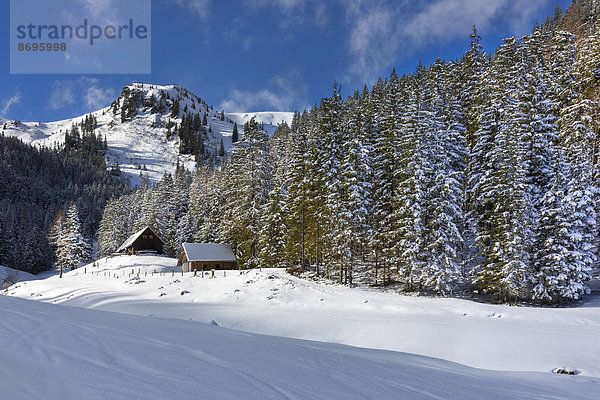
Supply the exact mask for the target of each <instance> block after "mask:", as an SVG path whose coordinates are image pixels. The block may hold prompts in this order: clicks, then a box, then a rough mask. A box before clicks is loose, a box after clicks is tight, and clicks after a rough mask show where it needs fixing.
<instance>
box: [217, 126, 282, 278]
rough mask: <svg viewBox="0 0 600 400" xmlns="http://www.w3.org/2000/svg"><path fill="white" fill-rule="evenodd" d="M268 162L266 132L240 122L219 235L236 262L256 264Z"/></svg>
mask: <svg viewBox="0 0 600 400" xmlns="http://www.w3.org/2000/svg"><path fill="white" fill-rule="evenodd" d="M271 177H272V165H271V160H270V156H269V147H268V143H267V134H266V133H265V132H264V131H262V130H260V129H259V126H258V124H257V123H256V121H255V120H254V118H253V119H251V120H250V121H249V122H248V123H246V124H245V125H244V138H243V140H241V141H239V142H237V144H236V145H235V148H234V150H233V152H232V155H231V162H230V163H229V164H228V165H227V166H226V171H225V178H224V182H227V184H226V186H225V187H224V188H223V190H224V192H225V193H224V194H225V199H226V200H225V201H226V203H225V204H224V208H223V214H224V217H223V223H222V225H221V232H220V236H221V238H222V239H223V240H224V241H225V242H226V243H229V244H231V245H232V246H233V248H234V249H235V251H236V252H237V256H238V260H239V262H240V264H241V265H242V266H244V267H246V268H254V267H257V266H258V265H259V262H260V260H259V246H258V240H259V235H260V231H261V229H262V218H261V217H262V210H263V206H264V205H265V204H266V203H267V201H268V198H269V192H270V191H271V187H272V182H271Z"/></svg>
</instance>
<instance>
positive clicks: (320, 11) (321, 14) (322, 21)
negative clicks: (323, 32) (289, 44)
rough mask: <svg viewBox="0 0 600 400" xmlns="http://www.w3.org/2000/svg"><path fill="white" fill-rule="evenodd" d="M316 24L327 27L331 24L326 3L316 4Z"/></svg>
mask: <svg viewBox="0 0 600 400" xmlns="http://www.w3.org/2000/svg"><path fill="white" fill-rule="evenodd" d="M314 11H315V24H316V25H317V26H321V27H323V26H326V25H327V24H328V23H329V17H328V16H327V6H326V5H325V4H324V3H315V10H314Z"/></svg>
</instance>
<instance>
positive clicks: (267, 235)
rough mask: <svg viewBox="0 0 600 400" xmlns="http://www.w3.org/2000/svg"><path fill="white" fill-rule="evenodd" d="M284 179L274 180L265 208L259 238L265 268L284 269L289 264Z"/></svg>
mask: <svg viewBox="0 0 600 400" xmlns="http://www.w3.org/2000/svg"><path fill="white" fill-rule="evenodd" d="M283 182H284V181H283V179H282V178H278V177H277V175H276V177H275V179H274V184H273V189H272V190H271V193H269V201H268V202H267V204H265V206H264V211H263V216H262V229H261V231H260V237H259V257H260V265H261V266H262V267H265V268H284V267H286V266H288V262H287V254H286V249H287V239H288V235H287V224H286V216H287V207H286V204H285V198H286V193H285V188H284V186H283Z"/></svg>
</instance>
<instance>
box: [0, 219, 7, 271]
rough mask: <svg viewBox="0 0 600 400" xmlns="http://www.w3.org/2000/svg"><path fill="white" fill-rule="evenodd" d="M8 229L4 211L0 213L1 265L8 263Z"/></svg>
mask: <svg viewBox="0 0 600 400" xmlns="http://www.w3.org/2000/svg"><path fill="white" fill-rule="evenodd" d="M7 230H8V226H7V224H6V223H5V222H4V218H3V216H2V213H0V265H8V258H9V243H8V232H7Z"/></svg>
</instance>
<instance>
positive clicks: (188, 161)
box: [0, 83, 285, 184]
mask: <svg viewBox="0 0 600 400" xmlns="http://www.w3.org/2000/svg"><path fill="white" fill-rule="evenodd" d="M125 92H128V93H129V96H130V97H134V96H136V95H137V96H139V97H140V98H142V99H143V102H144V103H147V102H148V101H149V100H150V98H151V97H152V96H154V98H155V99H160V98H162V99H163V100H164V101H165V103H166V104H167V106H168V105H169V104H170V102H171V101H172V100H173V99H178V100H179V101H180V112H179V116H178V117H173V116H171V115H170V110H169V107H166V108H165V110H163V112H160V113H152V111H151V109H150V107H148V106H147V105H145V106H144V105H140V106H139V107H137V109H136V113H135V115H134V116H133V117H132V118H131V119H128V120H126V121H124V122H121V112H120V111H121V109H122V107H123V105H124V98H125V96H124V93H125ZM113 105H114V107H107V108H104V109H101V110H98V111H96V112H93V113H91V114H93V115H94V116H95V117H96V118H97V120H98V128H97V130H96V134H100V135H101V136H106V139H107V143H108V153H107V164H108V166H109V167H112V166H113V165H115V164H116V163H117V160H118V163H119V165H120V169H121V170H122V171H123V172H124V173H125V174H126V176H128V177H129V178H130V179H131V180H132V183H133V184H137V183H139V181H140V177H139V175H140V172H142V171H141V168H143V166H146V170H144V171H143V174H147V175H148V177H149V178H150V179H151V180H152V181H156V180H159V179H160V178H161V176H162V175H163V173H164V172H171V173H172V172H174V171H175V166H176V165H177V162H178V161H179V162H180V163H181V164H182V165H185V166H186V167H187V168H188V169H193V168H194V166H195V161H194V157H193V156H191V155H180V154H179V137H178V136H177V135H174V136H173V137H172V138H170V139H167V124H169V123H177V124H179V123H180V122H181V117H182V116H183V113H184V110H185V109H186V108H187V111H188V112H190V113H199V114H200V115H201V116H202V115H203V114H204V113H206V114H207V123H208V126H207V127H206V130H207V133H208V138H207V141H206V143H205V146H206V149H207V151H208V152H210V153H212V154H213V155H216V154H218V151H219V148H220V144H221V140H222V141H223V145H224V148H225V151H226V152H228V151H230V150H231V147H232V145H231V135H232V134H233V124H234V121H233V120H232V119H229V118H228V117H227V115H226V116H225V119H224V120H223V121H222V120H221V112H220V111H217V110H214V109H212V108H211V107H210V106H208V105H207V104H206V103H205V102H204V101H203V100H202V99H200V98H199V97H198V96H196V95H194V94H193V93H191V92H190V91H188V90H187V89H185V88H182V87H180V86H175V85H168V86H161V85H151V84H144V83H134V84H132V85H129V86H127V87H126V88H124V89H123V91H122V95H121V96H120V97H119V99H117V100H115V102H114V103H113ZM283 114H285V113H283ZM283 114H282V115H283ZM274 115H275V114H273V118H275V116H274ZM84 118H85V115H83V116H81V117H77V118H72V119H67V120H63V121H57V122H49V123H38V122H21V121H13V120H2V119H0V128H1V129H2V132H3V133H4V135H6V136H14V137H18V138H20V139H21V140H23V141H24V142H25V143H30V144H34V145H40V146H49V147H53V146H54V145H55V143H64V140H65V131H66V130H67V129H70V128H71V126H72V125H73V124H78V123H81V122H82V121H83V120H84ZM277 118H279V117H277ZM275 119H276V118H275ZM265 123H266V124H267V125H265V129H267V130H268V131H271V132H273V131H274V130H275V128H276V127H275V126H271V125H268V123H269V122H267V121H266V119H265ZM238 125H239V133H240V137H241V136H243V124H238Z"/></svg>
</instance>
